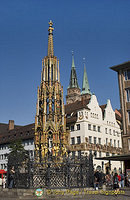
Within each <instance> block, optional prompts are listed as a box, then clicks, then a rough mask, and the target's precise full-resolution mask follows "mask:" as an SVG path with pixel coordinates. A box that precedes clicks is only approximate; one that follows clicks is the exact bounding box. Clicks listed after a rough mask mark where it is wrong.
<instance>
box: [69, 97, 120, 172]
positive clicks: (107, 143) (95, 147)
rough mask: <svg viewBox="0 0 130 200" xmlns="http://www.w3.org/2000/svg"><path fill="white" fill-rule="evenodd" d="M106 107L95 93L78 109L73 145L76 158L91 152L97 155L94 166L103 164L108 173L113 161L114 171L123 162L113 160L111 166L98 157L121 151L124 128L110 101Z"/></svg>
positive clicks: (72, 134) (72, 133)
mask: <svg viewBox="0 0 130 200" xmlns="http://www.w3.org/2000/svg"><path fill="white" fill-rule="evenodd" d="M103 107H104V109H102V107H100V106H99V104H98V101H97V98H96V96H95V95H92V96H91V99H90V101H89V103H88V104H87V105H86V108H85V107H83V108H81V109H79V110H77V120H76V122H74V123H72V124H71V125H70V144H71V151H73V153H72V156H73V157H74V156H80V155H81V154H89V153H90V151H91V152H92V154H93V155H94V168H96V167H97V166H101V168H102V170H103V171H104V172H106V170H107V169H106V168H107V167H108V166H109V165H110V164H111V170H114V169H115V168H116V169H117V170H119V168H121V169H122V168H123V164H122V162H120V161H112V162H111V163H109V165H108V161H107V160H106V161H105V160H104V161H103V160H97V159H96V158H97V157H105V156H112V155H117V154H121V151H122V139H121V128H120V126H119V124H118V123H117V120H116V116H115V112H114V111H113V109H112V106H111V103H110V100H108V102H107V104H106V105H104V106H103ZM72 115H73V114H72ZM109 167H110V166H109Z"/></svg>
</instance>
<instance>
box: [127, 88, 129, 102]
mask: <svg viewBox="0 0 130 200" xmlns="http://www.w3.org/2000/svg"><path fill="white" fill-rule="evenodd" d="M126 97H127V98H126V99H127V102H130V88H128V89H126Z"/></svg>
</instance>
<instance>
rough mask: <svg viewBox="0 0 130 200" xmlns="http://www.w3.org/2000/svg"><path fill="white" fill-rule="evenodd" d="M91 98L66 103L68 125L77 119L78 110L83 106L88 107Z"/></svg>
mask: <svg viewBox="0 0 130 200" xmlns="http://www.w3.org/2000/svg"><path fill="white" fill-rule="evenodd" d="M89 101H90V99H84V100H82V101H76V102H74V103H70V104H67V105H65V114H66V123H67V125H68V124H70V123H73V122H76V120H77V111H79V110H80V109H83V108H87V109H89V108H88V107H87V105H88V103H89Z"/></svg>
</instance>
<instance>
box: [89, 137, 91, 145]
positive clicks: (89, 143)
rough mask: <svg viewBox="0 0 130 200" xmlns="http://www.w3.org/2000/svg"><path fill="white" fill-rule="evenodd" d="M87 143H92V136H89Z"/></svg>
mask: <svg viewBox="0 0 130 200" xmlns="http://www.w3.org/2000/svg"><path fill="white" fill-rule="evenodd" d="M89 144H92V136H89Z"/></svg>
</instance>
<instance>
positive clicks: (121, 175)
mask: <svg viewBox="0 0 130 200" xmlns="http://www.w3.org/2000/svg"><path fill="white" fill-rule="evenodd" d="M120 177H121V180H120V185H121V188H124V174H123V173H122V172H121V173H120Z"/></svg>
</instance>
